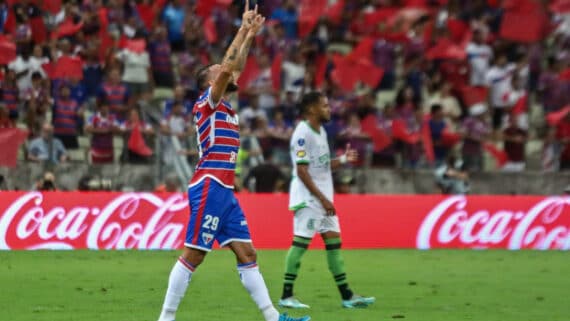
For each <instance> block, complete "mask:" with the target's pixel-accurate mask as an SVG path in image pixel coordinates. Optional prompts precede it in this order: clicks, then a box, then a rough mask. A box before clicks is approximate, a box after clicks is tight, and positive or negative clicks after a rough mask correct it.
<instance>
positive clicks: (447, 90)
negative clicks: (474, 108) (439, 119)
mask: <svg viewBox="0 0 570 321" xmlns="http://www.w3.org/2000/svg"><path fill="white" fill-rule="evenodd" d="M451 90H452V85H451V83H449V82H443V84H441V90H439V91H437V92H435V93H434V94H433V95H432V96H431V97H430V98H429V99H428V102H427V104H426V105H425V106H426V107H427V108H426V109H427V110H426V111H425V112H424V113H425V114H426V115H427V114H430V113H431V111H432V110H433V106H434V105H439V106H440V107H441V108H442V110H441V111H442V114H443V117H444V119H445V121H446V122H447V123H448V125H449V126H450V127H451V128H453V130H455V129H457V127H458V125H459V124H458V123H459V119H460V117H461V106H460V105H459V101H458V100H457V98H456V97H455V96H454V95H453V94H452V92H451Z"/></svg>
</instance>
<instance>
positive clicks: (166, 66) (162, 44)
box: [149, 25, 174, 88]
mask: <svg viewBox="0 0 570 321" xmlns="http://www.w3.org/2000/svg"><path fill="white" fill-rule="evenodd" d="M149 52H150V59H151V62H152V74H153V79H154V81H155V85H156V86H157V87H166V88H171V87H173V86H174V72H173V69H172V61H171V56H172V51H171V48H170V42H169V41H168V34H167V31H166V28H165V27H164V26H162V25H159V26H157V27H156V29H155V31H154V33H153V35H152V37H151V39H150V43H149Z"/></svg>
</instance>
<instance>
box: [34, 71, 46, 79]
mask: <svg viewBox="0 0 570 321" xmlns="http://www.w3.org/2000/svg"><path fill="white" fill-rule="evenodd" d="M42 78H43V77H42V74H41V73H40V72H39V71H34V72H33V73H32V79H42Z"/></svg>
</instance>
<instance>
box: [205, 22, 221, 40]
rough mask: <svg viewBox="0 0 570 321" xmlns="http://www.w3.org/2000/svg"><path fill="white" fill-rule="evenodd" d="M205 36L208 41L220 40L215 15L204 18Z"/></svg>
mask: <svg viewBox="0 0 570 321" xmlns="http://www.w3.org/2000/svg"><path fill="white" fill-rule="evenodd" d="M204 36H205V37H206V41H208V43H215V42H216V41H218V32H217V31H216V23H215V21H214V17H213V16H208V18H206V20H204Z"/></svg>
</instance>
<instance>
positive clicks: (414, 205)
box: [0, 192, 570, 250]
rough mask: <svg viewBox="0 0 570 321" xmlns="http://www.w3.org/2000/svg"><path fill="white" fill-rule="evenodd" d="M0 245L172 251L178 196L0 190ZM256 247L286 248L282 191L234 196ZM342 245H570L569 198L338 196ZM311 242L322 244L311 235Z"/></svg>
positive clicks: (180, 217)
mask: <svg viewBox="0 0 570 321" xmlns="http://www.w3.org/2000/svg"><path fill="white" fill-rule="evenodd" d="M0 196H1V197H0V249H1V250H24V249H25V250H34V249H86V248H87V249H101V250H103V249H179V248H181V247H182V246H183V243H184V236H185V233H186V224H187V221H188V201H187V198H186V196H185V195H184V194H152V193H94V192H90V193H81V192H50V193H40V192H2V193H1V194H0ZM238 199H239V201H240V204H241V206H242V208H243V209H244V211H245V213H246V216H247V224H248V226H249V228H250V230H251V234H252V238H253V241H254V244H255V246H256V247H257V248H265V249H285V248H288V247H289V245H290V244H291V236H292V213H291V212H289V211H288V210H287V202H288V199H287V195H285V194H271V195H264V194H238ZM335 207H336V209H337V212H338V215H339V218H340V221H341V229H342V239H343V247H345V248H419V249H431V248H477V249H481V248H502V249H512V250H517V249H563V250H567V249H570V197H568V196H564V197H562V196H555V197H537V196H468V197H465V196H436V195H433V196H415V195H409V196H384V195H337V196H335ZM312 246H313V247H322V241H321V240H320V239H319V238H315V240H314V241H313V244H312Z"/></svg>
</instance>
